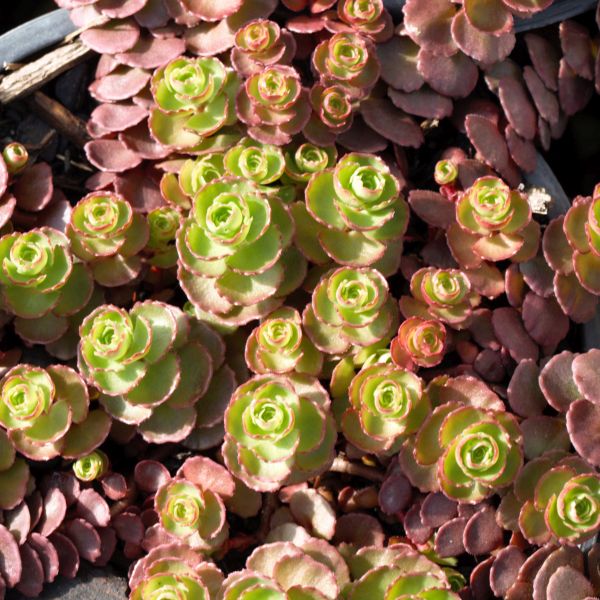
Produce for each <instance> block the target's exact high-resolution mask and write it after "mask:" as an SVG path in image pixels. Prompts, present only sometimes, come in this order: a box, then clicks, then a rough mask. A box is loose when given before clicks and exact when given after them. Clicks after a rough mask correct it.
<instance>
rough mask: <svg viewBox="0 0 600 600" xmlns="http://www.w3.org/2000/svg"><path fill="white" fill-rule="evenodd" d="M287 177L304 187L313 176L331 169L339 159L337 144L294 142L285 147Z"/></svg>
mask: <svg viewBox="0 0 600 600" xmlns="http://www.w3.org/2000/svg"><path fill="white" fill-rule="evenodd" d="M283 154H284V158H285V175H284V177H285V178H286V179H289V180H290V182H292V183H294V184H295V185H297V186H299V187H304V186H305V185H306V184H307V183H308V181H309V180H310V178H311V176H312V175H313V174H315V173H320V172H321V171H324V170H325V169H330V168H332V167H333V166H334V165H335V162H336V160H337V149H336V147H335V146H325V147H320V146H318V145H315V144H311V143H309V142H304V143H302V144H292V145H290V146H288V147H286V148H285V149H284V152H283Z"/></svg>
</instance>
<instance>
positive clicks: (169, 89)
mask: <svg viewBox="0 0 600 600" xmlns="http://www.w3.org/2000/svg"><path fill="white" fill-rule="evenodd" d="M238 85H239V81H238V78H237V76H236V74H235V72H234V71H232V70H231V69H228V68H227V67H225V65H223V63H222V62H221V61H220V60H219V59H218V58H212V57H206V58H187V57H180V58H177V59H175V60H173V61H171V62H170V63H169V64H168V65H167V66H166V67H164V68H160V69H157V71H156V72H155V73H154V75H153V77H152V96H153V98H154V102H155V103H156V106H155V108H153V109H152V112H151V114H150V120H149V124H150V132H151V133H152V135H153V136H154V138H155V139H156V140H157V141H158V142H159V143H161V144H163V145H164V146H169V147H172V148H174V149H178V150H190V151H193V150H194V149H195V148H197V147H199V146H201V144H202V142H203V140H204V139H205V138H207V137H209V136H211V135H213V134H215V133H216V132H217V131H219V130H220V129H222V128H223V127H225V126H226V125H233V124H234V123H235V122H236V115H235V109H234V106H233V101H234V97H235V94H236V92H237V88H238Z"/></svg>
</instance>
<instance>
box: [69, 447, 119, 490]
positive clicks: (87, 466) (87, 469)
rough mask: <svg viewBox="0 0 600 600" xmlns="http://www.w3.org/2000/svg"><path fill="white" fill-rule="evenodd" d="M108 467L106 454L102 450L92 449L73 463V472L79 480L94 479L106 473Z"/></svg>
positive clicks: (108, 462)
mask: <svg viewBox="0 0 600 600" xmlns="http://www.w3.org/2000/svg"><path fill="white" fill-rule="evenodd" d="M109 467H110V461H109V460H108V456H107V455H106V454H105V453H104V452H103V451H102V450H94V451H93V452H90V453H89V454H86V455H85V456H81V457H80V458H78V459H77V460H76V461H75V462H74V463H73V466H72V468H73V473H74V474H75V477H77V479H79V481H85V482H90V481H96V480H97V479H100V478H101V477H103V476H104V475H106V473H108V469H109Z"/></svg>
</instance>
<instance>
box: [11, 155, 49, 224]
mask: <svg viewBox="0 0 600 600" xmlns="http://www.w3.org/2000/svg"><path fill="white" fill-rule="evenodd" d="M12 191H13V193H14V195H15V197H16V199H17V207H18V208H20V209H22V210H27V211H31V212H39V211H40V210H42V209H43V208H45V207H46V206H47V205H48V204H49V202H50V200H52V195H53V194H54V184H53V182H52V169H51V168H50V165H48V164H47V163H45V162H39V163H36V164H35V165H31V166H30V167H27V168H26V169H25V170H24V171H22V173H21V174H20V176H19V179H18V180H17V182H16V183H15V185H14V186H13V188H12Z"/></svg>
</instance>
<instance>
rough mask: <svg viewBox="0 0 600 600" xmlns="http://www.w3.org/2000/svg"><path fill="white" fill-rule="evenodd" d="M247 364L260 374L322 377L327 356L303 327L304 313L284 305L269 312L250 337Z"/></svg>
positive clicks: (247, 341)
mask: <svg viewBox="0 0 600 600" xmlns="http://www.w3.org/2000/svg"><path fill="white" fill-rule="evenodd" d="M245 357H246V364H247V365H248V367H249V368H250V369H251V370H252V371H253V372H254V373H257V374H260V375H264V374H266V373H276V374H283V373H291V372H296V373H304V374H306V375H314V376H318V375H319V373H320V372H321V369H322V367H323V355H322V354H321V352H319V350H317V349H316V348H315V346H314V344H313V343H312V342H311V341H310V338H309V337H308V336H307V335H305V333H304V331H303V328H302V317H301V316H300V313H299V312H298V311H297V310H296V309H294V308H290V307H286V306H284V307H282V308H279V309H277V310H276V311H274V312H272V313H271V314H270V315H268V316H267V317H266V318H265V319H264V320H263V322H262V323H261V324H260V325H259V326H258V327H256V328H255V329H254V331H253V332H252V333H251V334H250V336H249V337H248V339H247V340H246V352H245Z"/></svg>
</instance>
